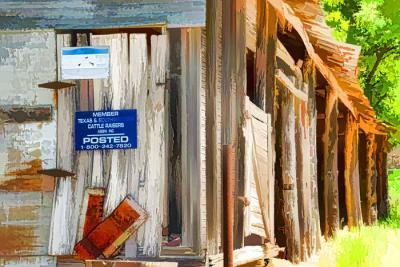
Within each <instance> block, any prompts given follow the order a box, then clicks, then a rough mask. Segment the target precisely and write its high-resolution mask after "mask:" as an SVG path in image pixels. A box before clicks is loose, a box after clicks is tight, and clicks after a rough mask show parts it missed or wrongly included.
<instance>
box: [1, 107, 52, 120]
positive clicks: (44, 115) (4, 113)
mask: <svg viewBox="0 0 400 267" xmlns="http://www.w3.org/2000/svg"><path fill="white" fill-rule="evenodd" d="M51 120H52V106H50V105H46V106H37V107H28V106H18V105H16V106H15V105H7V106H0V123H27V122H49V121H51Z"/></svg>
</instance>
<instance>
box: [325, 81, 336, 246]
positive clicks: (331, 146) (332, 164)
mask: <svg viewBox="0 0 400 267" xmlns="http://www.w3.org/2000/svg"><path fill="white" fill-rule="evenodd" d="M338 112H339V111H338V99H337V96H336V95H335V93H334V92H333V90H332V89H331V88H327V96H326V106H325V132H324V136H323V143H324V168H323V170H324V175H323V179H324V192H323V194H324V214H325V218H324V220H325V229H324V235H325V237H326V238H328V237H331V236H333V234H334V233H335V232H336V231H337V230H338V229H339V191H338V190H339V189H338V159H337V157H338V121H337V117H338Z"/></svg>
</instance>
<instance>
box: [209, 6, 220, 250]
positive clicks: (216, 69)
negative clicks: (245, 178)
mask: <svg viewBox="0 0 400 267" xmlns="http://www.w3.org/2000/svg"><path fill="white" fill-rule="evenodd" d="M206 12H207V14H206V35H207V36H206V38H207V41H206V42H207V45H206V46H207V48H206V49H207V52H206V54H207V55H206V57H207V64H206V66H207V69H206V72H207V73H206V77H207V78H206V83H207V89H206V90H207V101H206V105H207V108H206V139H207V147H206V158H207V160H206V169H207V174H206V177H207V178H206V179H207V188H206V190H207V248H208V253H210V254H211V255H212V254H217V253H219V245H220V243H221V238H220V236H221V203H222V201H221V194H220V192H221V185H222V183H221V181H222V171H221V170H222V168H221V166H222V162H221V159H222V154H221V131H222V125H221V117H220V113H221V89H222V88H221V82H222V81H221V66H222V49H221V48H222V47H221V45H220V40H221V38H222V0H208V1H207V8H206Z"/></svg>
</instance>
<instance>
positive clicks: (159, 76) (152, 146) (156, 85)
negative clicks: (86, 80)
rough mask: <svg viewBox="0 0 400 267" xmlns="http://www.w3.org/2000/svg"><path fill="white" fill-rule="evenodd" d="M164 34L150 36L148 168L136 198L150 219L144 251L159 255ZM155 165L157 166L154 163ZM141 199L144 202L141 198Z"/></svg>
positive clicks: (162, 194) (163, 168) (163, 178)
mask: <svg viewBox="0 0 400 267" xmlns="http://www.w3.org/2000/svg"><path fill="white" fill-rule="evenodd" d="M167 50H168V38H167V35H159V36H155V35H153V36H151V74H150V75H151V78H150V85H149V87H148V88H149V92H148V97H147V103H146V120H147V142H148V143H147V162H148V163H149V164H150V163H151V164H152V166H153V167H150V166H149V167H148V168H147V174H146V176H147V177H146V180H145V181H144V187H143V191H141V192H139V199H142V198H143V199H142V201H144V202H145V204H144V205H143V206H144V209H145V210H146V211H147V212H148V214H149V219H148V220H147V221H146V223H145V224H144V226H143V231H144V232H143V254H144V255H147V256H158V255H159V254H160V251H161V240H162V231H161V230H162V224H163V215H164V210H163V209H164V203H163V201H164V199H165V194H166V190H165V189H166V185H165V183H166V180H167V177H166V176H167V173H166V161H167V154H166V143H165V141H166V140H167V136H166V127H167V126H166V123H165V122H166V119H165V83H166V71H167V69H166V68H167ZM155 166H156V167H155ZM142 203H143V202H142Z"/></svg>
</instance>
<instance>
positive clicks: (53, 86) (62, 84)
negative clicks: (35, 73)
mask: <svg viewBox="0 0 400 267" xmlns="http://www.w3.org/2000/svg"><path fill="white" fill-rule="evenodd" d="M38 86H39V87H40V88H46V89H53V90H59V89H65V88H69V87H73V86H75V84H73V83H66V82H59V81H54V82H48V83H41V84H39V85H38Z"/></svg>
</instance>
